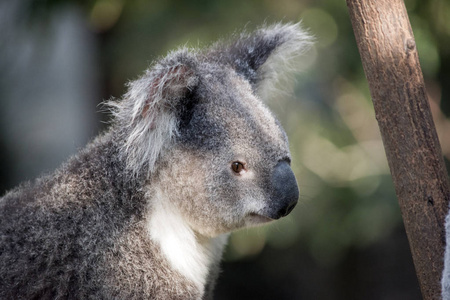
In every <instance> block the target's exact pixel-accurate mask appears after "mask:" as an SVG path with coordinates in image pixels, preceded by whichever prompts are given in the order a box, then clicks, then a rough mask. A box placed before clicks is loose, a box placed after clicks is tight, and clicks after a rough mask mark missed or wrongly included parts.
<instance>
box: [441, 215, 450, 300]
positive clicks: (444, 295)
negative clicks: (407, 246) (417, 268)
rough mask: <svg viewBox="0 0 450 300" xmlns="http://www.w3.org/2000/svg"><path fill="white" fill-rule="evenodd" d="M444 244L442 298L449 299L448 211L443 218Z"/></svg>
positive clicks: (449, 233)
mask: <svg viewBox="0 0 450 300" xmlns="http://www.w3.org/2000/svg"><path fill="white" fill-rule="evenodd" d="M445 230H446V246H445V254H444V271H443V273H442V281H441V285H442V299H443V300H450V213H449V214H448V215H447V217H446V218H445Z"/></svg>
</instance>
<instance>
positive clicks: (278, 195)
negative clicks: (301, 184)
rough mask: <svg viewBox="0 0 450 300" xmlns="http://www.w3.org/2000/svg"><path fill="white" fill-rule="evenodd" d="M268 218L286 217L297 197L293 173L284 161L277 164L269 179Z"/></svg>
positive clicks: (297, 192)
mask: <svg viewBox="0 0 450 300" xmlns="http://www.w3.org/2000/svg"><path fill="white" fill-rule="evenodd" d="M271 184H272V194H271V205H270V207H271V211H270V212H269V214H270V218H272V219H279V218H281V217H285V216H287V215H288V214H289V213H290V212H291V211H292V210H293V209H294V207H295V205H296V204H297V201H298V197H299V191H298V186H297V181H296V180H295V175H294V172H292V169H291V167H290V166H289V164H288V163H287V162H286V161H281V162H279V163H278V164H277V165H276V166H275V168H274V170H273V173H272V178H271Z"/></svg>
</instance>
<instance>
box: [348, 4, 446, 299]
mask: <svg viewBox="0 0 450 300" xmlns="http://www.w3.org/2000/svg"><path fill="white" fill-rule="evenodd" d="M347 6H348V9H349V13H350V19H351V21H352V25H353V30H354V33H355V37H356V42H357V44H358V48H359V52H360V55H361V60H362V63H363V67H364V72H365V74H366V77H367V80H368V82H369V88H370V92H371V96H372V100H373V104H374V108H375V115H376V118H377V120H378V125H379V127H380V131H381V135H382V138H383V143H384V147H385V151H386V156H387V159H388V162H389V167H390V170H391V175H392V178H393V181H394V185H395V189H396V193H397V198H398V201H399V205H400V208H401V211H402V215H403V221H404V223H405V229H406V234H407V236H408V240H409V244H410V248H411V252H412V256H413V260H414V265H415V268H416V273H417V277H418V279H419V284H420V288H421V291H422V295H423V297H424V299H440V297H441V296H440V278H441V273H442V268H443V265H442V264H443V253H444V246H445V229H444V228H445V227H444V220H445V214H446V212H447V207H448V201H449V184H448V177H447V172H446V169H445V165H444V160H443V158H442V153H441V148H440V145H439V141H438V137H437V134H436V130H435V127H434V123H433V119H432V116H431V112H430V108H429V103H428V99H427V93H426V90H425V84H424V81H423V77H422V71H421V69H420V64H419V58H418V54H417V50H416V46H415V41H414V36H413V33H412V30H411V26H410V23H409V19H408V15H407V12H406V8H405V5H404V3H403V1H401V0H377V1H370V0H347Z"/></svg>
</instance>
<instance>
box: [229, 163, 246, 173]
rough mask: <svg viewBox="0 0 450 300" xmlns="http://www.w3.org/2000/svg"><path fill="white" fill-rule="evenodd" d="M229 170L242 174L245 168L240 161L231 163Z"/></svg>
mask: <svg viewBox="0 0 450 300" xmlns="http://www.w3.org/2000/svg"><path fill="white" fill-rule="evenodd" d="M231 169H232V170H233V172H234V173H236V174H243V172H245V171H246V169H245V166H244V164H243V163H241V162H240V161H234V162H232V163H231Z"/></svg>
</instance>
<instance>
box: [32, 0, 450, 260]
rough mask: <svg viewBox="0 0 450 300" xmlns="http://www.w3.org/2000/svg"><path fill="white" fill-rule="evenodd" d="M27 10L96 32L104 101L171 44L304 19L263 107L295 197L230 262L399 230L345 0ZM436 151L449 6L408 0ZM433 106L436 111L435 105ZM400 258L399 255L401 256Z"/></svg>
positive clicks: (243, 239) (56, 2)
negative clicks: (70, 13) (302, 41)
mask: <svg viewBox="0 0 450 300" xmlns="http://www.w3.org/2000/svg"><path fill="white" fill-rule="evenodd" d="M32 3H33V5H30V8H31V10H30V11H31V15H32V16H35V17H36V14H38V15H39V14H40V13H41V12H43V11H48V10H51V9H57V7H58V6H60V5H74V6H78V7H81V8H82V9H83V10H84V13H85V16H86V24H87V26H89V27H90V29H91V30H92V32H93V34H95V35H96V36H97V37H98V40H99V47H100V53H101V55H100V57H99V61H100V67H101V69H102V71H103V76H104V80H103V84H104V97H105V98H109V97H110V96H111V95H113V96H114V97H120V95H121V94H123V92H124V91H125V87H124V83H125V82H126V81H127V80H129V79H133V78H136V77H137V76H138V75H139V74H140V73H142V72H143V70H144V69H145V68H146V67H148V65H149V64H150V62H151V61H152V60H153V59H155V58H157V57H158V56H160V55H164V54H165V53H166V52H167V51H169V50H171V49H174V48H177V47H179V46H183V45H188V46H193V47H197V46H204V45H208V44H209V43H211V42H213V41H214V40H216V39H218V38H220V37H223V36H227V35H230V34H231V33H233V32H235V31H236V30H239V29H241V28H244V27H246V28H248V29H249V30H251V29H252V28H254V27H256V26H258V25H260V24H262V23H264V22H266V23H271V22H274V21H286V22H287V21H293V22H297V21H299V20H303V24H304V25H305V26H306V27H308V28H310V31H311V32H312V33H313V34H314V35H315V36H316V39H317V43H316V46H315V48H314V49H313V50H312V51H310V53H308V54H307V56H306V57H305V58H304V68H303V70H302V73H300V74H299V75H298V77H297V84H296V86H295V87H294V96H292V97H284V98H280V99H277V101H273V102H272V103H269V105H270V106H271V107H272V109H273V110H274V111H275V112H276V114H277V116H278V117H279V118H280V120H281V123H282V124H283V125H284V126H285V128H286V130H287V132H288V136H289V137H290V142H291V150H292V154H293V168H294V170H295V173H296V174H297V178H298V181H299V184H300V189H301V200H300V202H301V203H300V204H299V205H298V207H297V208H296V209H295V210H294V212H293V214H292V215H291V216H289V217H288V218H286V219H285V220H282V221H279V222H276V224H274V225H273V226H269V227H264V228H256V229H246V230H242V231H240V232H238V233H236V234H234V235H233V236H232V238H231V240H230V247H229V251H228V253H227V259H228V260H234V259H240V258H243V257H252V256H254V255H256V254H258V253H260V252H261V251H262V249H263V248H264V246H265V245H270V246H271V247H275V248H287V247H290V246H292V245H294V244H299V243H301V244H304V245H306V246H305V247H306V248H307V249H308V251H309V253H310V254H311V256H312V257H313V258H314V259H316V260H317V263H318V264H321V265H325V266H326V265H333V264H337V263H338V262H340V261H341V260H342V259H343V257H344V256H345V255H346V253H347V252H348V251H350V249H354V248H364V247H369V246H371V245H373V244H374V243H376V242H377V241H379V240H381V239H383V238H385V237H386V236H388V235H390V234H391V233H392V232H393V231H394V230H396V228H399V227H401V226H402V224H401V215H400V211H399V208H398V204H397V201H396V197H395V193H394V189H393V186H392V183H391V178H390V175H389V169H388V167H387V163H386V160H385V155H384V150H383V145H382V142H381V138H380V135H379V132H378V127H377V124H376V120H375V117H374V112H373V107H372V104H371V100H370V94H369V91H368V87H367V83H366V80H365V77H364V73H363V70H362V66H361V61H360V57H359V53H358V50H357V48H356V43H355V40H354V36H353V32H352V28H351V24H350V20H349V17H348V13H347V8H346V5H345V1H334V0H320V1H311V0H304V1H300V0H277V1H274V0H263V1H259V0H258V1H257V0H250V1H239V0H216V1H209V0H194V1H182V0H167V1H144V0H134V1H124V0H96V1H75V0H72V1H71V0H53V1H50V0H48V1H34V2H32ZM406 6H407V9H408V13H409V16H410V20H411V24H412V27H413V31H414V33H415V38H416V43H417V47H418V51H419V56H420V59H421V64H422V68H423V73H424V76H425V80H426V82H427V85H428V86H429V87H430V88H429V90H430V98H431V99H432V101H433V103H435V105H434V104H433V103H432V107H433V112H434V115H435V116H436V125H437V127H438V131H439V134H440V137H441V140H442V143H443V146H442V147H443V152H444V153H445V154H446V156H447V158H448V157H450V156H449V155H450V145H449V143H448V142H445V141H446V140H447V141H448V140H450V139H442V137H444V136H446V135H447V134H448V133H449V132H450V131H449V130H447V129H446V128H448V124H449V123H448V120H447V118H446V117H445V115H446V114H448V113H449V112H450V101H449V96H450V47H449V45H450V18H449V16H450V2H449V1H442V0H427V1H419V0H407V1H406ZM440 107H441V109H440ZM405 255H407V253H405Z"/></svg>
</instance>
